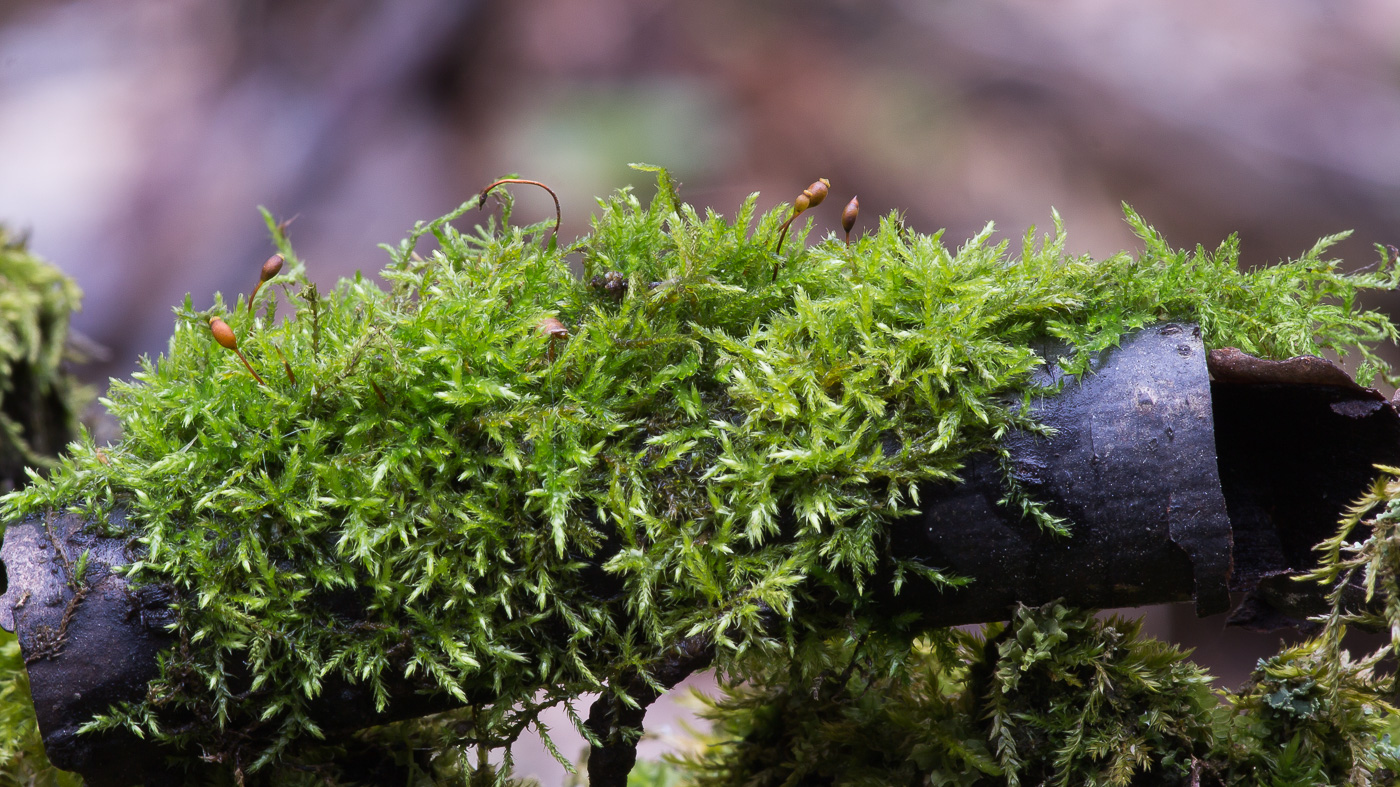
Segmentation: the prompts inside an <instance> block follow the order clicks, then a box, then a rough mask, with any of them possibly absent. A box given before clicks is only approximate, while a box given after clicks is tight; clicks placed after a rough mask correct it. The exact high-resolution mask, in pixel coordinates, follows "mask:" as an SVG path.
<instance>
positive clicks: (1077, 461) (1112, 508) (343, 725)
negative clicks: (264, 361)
mask: <svg viewBox="0 0 1400 787" xmlns="http://www.w3.org/2000/svg"><path fill="white" fill-rule="evenodd" d="M1041 351H1042V352H1043V353H1044V354H1045V355H1046V356H1047V357H1049V356H1053V355H1055V353H1056V352H1057V351H1056V348H1055V347H1054V346H1051V345H1047V346H1045V347H1044V348H1042V349H1041ZM1044 368H1045V369H1046V370H1048V371H1046V372H1045V374H1046V375H1050V377H1049V378H1048V379H1046V380H1042V381H1040V382H1045V383H1052V384H1053V383H1059V384H1061V388H1060V390H1059V393H1057V394H1055V395H1052V396H1046V397H1042V398H1039V399H1036V400H1035V401H1033V402H1032V403H1031V407H1032V409H1033V411H1034V413H1035V417H1036V420H1037V421H1039V422H1040V423H1042V424H1045V425H1048V426H1051V427H1053V429H1054V431H1053V433H1052V434H1050V435H1048V436H1042V435H1032V434H1026V433H1018V434H1013V435H1011V436H1009V437H1008V439H1007V440H1006V442H1005V446H1006V448H1007V450H1008V454H1007V457H996V456H990V455H982V456H978V457H976V458H974V460H973V461H972V462H970V463H969V465H968V467H967V468H966V471H965V473H964V477H963V482H962V483H961V484H959V485H956V486H947V485H945V486H934V485H930V486H927V487H925V488H923V489H922V490H921V504H920V509H921V511H922V513H921V514H920V515H919V516H917V517H910V518H905V519H902V520H897V521H896V523H895V524H894V525H893V526H892V529H891V539H890V555H889V557H890V558H891V560H890V565H891V566H893V565H895V564H896V561H906V564H907V561H914V562H917V563H921V564H924V565H927V566H929V567H932V568H937V569H939V570H941V571H943V572H945V573H951V574H957V575H960V576H964V577H969V578H971V579H972V580H973V581H972V582H971V583H969V584H968V585H966V586H965V587H961V588H957V589H953V590H950V589H948V588H946V587H938V586H935V585H933V584H931V583H923V582H922V581H921V580H920V579H919V578H918V577H915V576H911V577H909V578H908V579H907V580H906V581H905V582H903V587H902V589H901V590H900V591H899V592H898V593H895V592H894V591H893V590H892V589H890V588H892V584H893V583H892V582H877V583H874V586H875V587H883V588H886V589H885V590H882V591H880V592H882V593H885V594H886V598H884V599H883V602H884V603H885V604H887V605H888V609H889V610H890V611H891V613H903V612H909V611H916V612H918V613H919V615H920V616H921V618H922V621H923V623H924V624H926V625H929V626H944V625H952V624H960V623H972V622H978V621H991V620H1000V619H1005V618H1006V616H1007V614H1008V610H1009V609H1011V607H1012V606H1014V605H1015V604H1016V603H1026V604H1040V603H1044V602H1047V601H1050V600H1054V599H1057V598H1062V599H1065V601H1066V602H1067V603H1069V604H1074V605H1078V606H1085V607H1123V606H1137V605H1145V604H1154V603H1164V602H1174V601H1183V600H1188V599H1194V600H1195V602H1196V605H1197V608H1198V611H1199V612H1201V613H1202V614H1208V613H1214V612H1219V611H1223V610H1224V609H1226V608H1227V607H1228V605H1229V601H1230V593H1231V592H1232V591H1233V592H1237V593H1244V594H1246V597H1245V600H1244V602H1243V603H1242V604H1241V605H1240V606H1239V607H1238V608H1237V610H1236V614H1235V619H1234V622H1237V623H1240V624H1243V625H1247V626H1251V627H1256V628H1269V627H1278V626H1282V625H1291V624H1296V623H1298V622H1299V621H1300V620H1302V619H1303V618H1305V617H1306V615H1307V614H1309V613H1310V612H1312V611H1313V610H1315V609H1318V608H1320V605H1321V604H1322V603H1323V599H1322V597H1321V595H1320V593H1318V594H1316V595H1314V596H1309V595H1306V594H1305V593H1303V592H1302V591H1301V590H1300V589H1299V587H1295V583H1291V582H1290V581H1288V579H1287V578H1288V577H1290V576H1292V575H1294V574H1296V573H1297V572H1300V571H1302V570H1306V569H1307V568H1309V567H1311V566H1312V565H1313V564H1314V559H1313V555H1312V553H1311V547H1312V545H1313V544H1315V543H1317V542H1319V541H1321V540H1322V539H1323V538H1324V537H1326V536H1328V535H1331V533H1332V532H1333V530H1334V529H1335V526H1336V522H1337V520H1338V519H1339V517H1340V516H1341V515H1342V512H1343V509H1344V508H1345V507H1346V505H1347V504H1348V503H1349V502H1350V501H1351V500H1352V499H1354V498H1355V497H1356V496H1357V495H1358V494H1359V493H1360V492H1361V491H1362V490H1363V489H1364V488H1365V487H1366V486H1367V484H1368V483H1369V482H1370V481H1371V480H1372V476H1373V474H1374V473H1373V470H1372V466H1373V465H1374V464H1376V463H1388V464H1400V414H1397V411H1396V408H1395V406H1394V405H1393V404H1392V403H1391V402H1388V401H1386V400H1385V398H1384V397H1383V396H1381V395H1380V394H1379V393H1377V392H1375V391H1373V390H1370V389H1365V388H1362V387H1361V386H1359V385H1357V384H1356V383H1355V382H1353V381H1352V380H1351V379H1350V378H1349V377H1348V376H1347V375H1346V374H1345V373H1344V372H1342V371H1341V370H1339V369H1337V368H1336V367H1334V366H1332V365H1331V364H1329V363H1328V362H1326V361H1323V360H1321V359H1317V358H1295V359H1293V360H1291V361H1284V362H1267V361H1259V360H1257V359H1253V358H1250V357H1249V356H1246V355H1244V354H1242V353H1239V352H1238V351H1230V350H1225V351H1216V352H1214V353H1211V354H1210V355H1209V358H1208V357H1207V353H1206V352H1205V350H1204V348H1203V346H1202V343H1201V339H1200V335H1199V332H1198V331H1197V330H1196V329H1195V327H1194V326H1192V325H1189V324H1164V325H1158V326H1153V327H1151V328H1148V329H1145V330H1143V331H1140V332H1138V333H1136V334H1133V335H1130V336H1128V337H1125V338H1124V340H1123V342H1122V343H1121V345H1120V346H1119V347H1117V348H1115V349H1112V350H1109V351H1105V352H1104V353H1102V354H1100V356H1099V357H1098V358H1096V359H1095V360H1094V363H1093V364H1092V365H1091V369H1090V372H1089V373H1087V374H1084V375H1082V376H1080V377H1079V378H1077V379H1076V378H1070V379H1063V380H1062V379H1058V378H1057V377H1056V375H1057V374H1058V372H1056V371H1054V370H1056V369H1057V368H1058V367H1057V366H1056V364H1054V363H1047V364H1046V365H1045V367H1044ZM1008 462H1009V468H1010V471H1011V472H1010V475H1011V477H1013V478H1015V479H1016V480H1017V481H1018V482H1019V483H1020V484H1021V486H1022V491H1023V492H1025V493H1028V494H1029V495H1030V496H1032V497H1033V498H1035V499H1037V500H1040V501H1043V502H1045V503H1047V504H1048V505H1049V507H1050V509H1051V510H1052V512H1053V513H1055V514H1058V515H1060V516H1064V517H1066V518H1067V519H1068V520H1069V521H1071V522H1072V523H1073V534H1072V536H1071V537H1070V538H1063V537H1059V536H1056V535H1054V534H1052V533H1050V532H1048V531H1046V530H1044V529H1042V528H1040V527H1038V526H1037V525H1036V524H1034V523H1033V522H1030V521H1027V520H1026V518H1025V517H1023V516H1022V515H1021V513H1020V511H1019V510H1017V509H1015V508H1014V507H1013V506H1012V505H1010V504H1008V503H1007V500H1008V493H1007V490H1006V489H1005V486H1006V481H1005V479H1006V478H1007V473H1006V472H1004V471H1005V469H1006V463H1008ZM85 524H87V523H85V522H83V521H82V520H81V519H80V518H79V517H77V516H76V515H72V514H68V515H62V516H57V517H53V518H51V519H49V520H47V521H45V520H41V519H30V520H27V521H25V522H22V523H19V524H16V525H13V526H11V527H10V528H9V530H8V531H7V533H6V538H5V543H4V548H3V551H2V552H0V557H3V560H4V562H5V565H6V567H7V569H8V579H9V581H8V588H7V590H6V592H5V595H4V596H3V598H0V625H3V626H4V627H5V628H6V629H11V630H14V631H16V632H17V633H18V635H19V638H20V642H21V645H22V646H23V649H24V653H25V657H26V660H27V662H28V664H29V672H30V679H31V683H32V687H33V694H34V700H35V705H36V708H37V710H38V714H39V723H40V726H41V729H42V730H43V733H44V739H45V743H46V745H47V746H48V749H49V754H50V757H51V758H52V759H53V761H54V762H55V764H57V765H59V766H60V767H63V768H67V769H71V770H76V771H78V772H80V773H82V774H83V775H84V777H85V778H86V779H87V780H88V781H89V783H90V784H93V785H104V784H112V785H118V784H130V783H135V782H144V783H158V782H159V781H161V780H162V778H164V779H166V780H169V781H171V782H172V783H175V781H176V780H178V778H179V777H177V776H176V775H175V774H173V773H171V774H165V776H164V777H162V776H161V773H162V770H163V769H162V766H161V752H160V751H159V750H158V749H157V748H156V747H155V746H154V745H153V744H149V743H146V742H144V741H138V740H136V739H135V738H131V737H129V736H127V735H125V734H113V733H104V734H101V735H79V734H78V733H77V730H78V728H79V727H80V726H81V725H82V724H84V723H85V722H87V721H88V720H90V719H91V718H92V717H93V716H94V715H95V714H97V713H100V712H103V711H105V710H106V709H107V708H108V706H109V705H111V704H112V703H115V702H121V701H139V700H141V699H143V698H144V697H145V694H146V683H147V681H148V680H149V679H150V678H152V677H154V676H155V674H156V668H157V667H156V660H157V654H158V653H160V652H161V651H162V650H165V649H167V648H170V647H172V646H175V645H177V643H174V642H173V641H172V639H171V637H170V635H169V634H167V633H166V631H165V625H166V624H167V623H168V622H170V620H171V619H172V618H171V613H170V612H169V609H168V605H169V604H170V603H171V602H172V600H173V599H172V598H171V597H170V595H169V594H168V593H167V592H165V591H163V590H162V589H161V588H159V587H146V588H142V589H140V590H137V591H133V590H131V589H130V588H129V587H128V586H127V584H126V581H125V579H124V578H123V577H122V576H121V574H120V573H116V572H114V570H113V569H114V568H116V567H119V566H122V565H125V564H128V563H130V562H131V561H132V560H134V559H135V558H136V552H137V550H138V549H139V547H138V546H137V545H135V544H134V543H132V542H129V541H127V540H125V539H117V538H103V537H99V536H96V535H93V534H92V532H90V531H91V528H87V529H85V528H84V525H85ZM114 532H115V531H114ZM85 555H86V557H84V556H85ZM599 557H602V556H599ZM80 563H81V564H83V568H82V571H83V576H82V577H81V578H79V577H77V576H75V574H77V573H78V571H79V569H78V566H79V564H80ZM798 614H801V611H800V610H799V611H798ZM682 645H684V648H685V653H686V655H687V658H686V659H684V661H685V664H686V665H687V666H686V668H685V669H683V670H682V671H684V672H688V671H689V670H693V669H696V668H702V667H703V666H704V665H705V664H707V663H708V659H707V658H706V657H705V654H704V650H705V644H704V643H695V642H687V643H678V644H677V647H681V646H682ZM175 657H176V658H178V653H177V654H176V656H175ZM670 677H674V678H675V679H674V680H669V678H670ZM683 677H684V675H683V674H679V675H675V676H668V681H667V683H670V684H673V683H675V682H679V680H680V679H682V678H683ZM425 688H426V687H425V686H419V685H415V684H412V683H409V682H407V681H404V682H401V683H399V684H398V685H395V686H393V692H394V694H393V700H392V702H391V704H390V708H389V711H388V713H387V714H376V713H375V711H374V703H373V699H372V696H371V693H370V691H369V689H368V688H367V687H364V686H358V685H350V684H345V685H336V686H329V685H328V686H326V687H325V690H324V691H323V693H322V697H321V700H320V701H319V702H318V703H317V712H318V715H319V716H320V718H318V722H319V723H321V724H322V725H323V727H324V729H325V731H326V732H327V733H328V734H330V735H335V734H337V733H341V732H347V731H349V730H353V729H355V728H358V727H363V726H368V725H371V724H376V723H382V722H385V721H389V720H391V719H398V718H406V717H410V716H414V715H420V714H424V713H428V712H432V711H434V710H439V709H444V708H447V707H451V706H452V705H454V704H455V703H454V702H453V701H452V700H451V699H450V698H448V697H446V696H443V695H433V694H431V693H428V692H426V691H425ZM485 688H486V687H483V691H485ZM654 695H655V692H654V691H653V692H652V693H651V694H649V695H645V696H643V697H642V699H643V700H645V699H648V698H650V699H654V698H655V697H654ZM600 702H602V703H604V705H602V706H598V707H595V708H594V711H593V715H592V717H591V718H590V722H589V723H590V726H591V727H597V729H595V730H594V731H595V733H597V734H599V736H600V737H605V736H606V735H607V732H608V730H607V729H605V728H606V727H610V726H613V725H610V724H609V723H608V719H609V718H611V717H612V716H615V715H617V711H618V710H619V709H618V708H612V707H610V706H608V704H607V703H609V702H615V701H612V700H608V699H606V698H605V699H603V700H600ZM631 712H632V715H634V716H638V719H637V720H638V721H639V720H640V715H639V712H638V711H636V709H632V710H631ZM642 712H644V708H643V709H642ZM190 723H202V722H201V721H200V720H196V719H191V720H190ZM634 756H635V751H634V750H633V749H632V746H631V745H630V744H625V743H624V744H619V743H617V742H613V743H612V744H609V745H606V746H603V747H600V748H599V749H597V750H595V751H594V753H593V762H592V763H591V766H592V769H593V770H595V771H596V772H595V773H593V774H592V776H593V779H594V783H596V784H611V783H618V784H621V783H623V781H618V779H619V778H621V779H624V780H625V774H626V771H627V770H629V769H630V765H631V762H632V759H633V758H634ZM619 774H620V776H619Z"/></svg>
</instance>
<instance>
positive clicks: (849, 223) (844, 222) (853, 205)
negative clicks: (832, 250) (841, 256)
mask: <svg viewBox="0 0 1400 787" xmlns="http://www.w3.org/2000/svg"><path fill="white" fill-rule="evenodd" d="M858 218H860V198H859V197H851V201H850V202H847V203H846V207H845V209H844V210H842V211H841V229H843V230H845V231H846V245H847V246H849V245H851V230H852V229H854V228H855V226H856V219H858Z"/></svg>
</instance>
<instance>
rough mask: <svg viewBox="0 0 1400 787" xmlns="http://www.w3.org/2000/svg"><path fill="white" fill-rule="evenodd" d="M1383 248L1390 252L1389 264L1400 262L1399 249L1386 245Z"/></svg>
mask: <svg viewBox="0 0 1400 787" xmlns="http://www.w3.org/2000/svg"><path fill="white" fill-rule="evenodd" d="M1385 250H1386V251H1388V252H1390V262H1391V264H1397V263H1400V249H1397V248H1395V247H1394V246H1386V247H1385Z"/></svg>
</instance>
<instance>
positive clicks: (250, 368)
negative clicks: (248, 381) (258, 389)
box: [233, 347, 267, 388]
mask: <svg viewBox="0 0 1400 787" xmlns="http://www.w3.org/2000/svg"><path fill="white" fill-rule="evenodd" d="M233 351H234V352H235V353H238V360H240V361H242V362H243V365H244V366H246V367H248V373H249V374H251V375H253V379H254V380H257V381H258V382H259V383H260V384H261V385H262V387H264V388H266V387H267V381H266V380H264V379H263V378H262V377H260V376H258V373H257V372H255V371H253V365H252V364H251V363H248V359H247V357H245V356H244V355H243V351H242V350H240V349H238V348H237V347H235V348H233Z"/></svg>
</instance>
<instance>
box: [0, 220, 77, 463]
mask: <svg viewBox="0 0 1400 787" xmlns="http://www.w3.org/2000/svg"><path fill="white" fill-rule="evenodd" d="M81 299H82V292H81V291H80V290H79V289H78V285H77V284H75V283H74V282H73V280H72V279H70V278H68V277H67V276H64V275H63V274H62V273H61V272H59V270H58V269H57V268H54V267H53V266H52V265H49V264H48V263H46V262H44V261H43V260H41V259H39V258H38V257H36V256H34V255H33V254H31V253H29V251H28V250H27V249H26V248H25V243H24V239H23V238H20V237H17V236H14V235H12V234H10V233H9V232H8V231H7V230H6V229H5V228H4V227H3V226H0V474H3V475H4V479H3V481H4V483H6V484H9V483H11V482H12V481H13V480H15V478H17V477H19V478H22V476H20V475H19V473H18V468H19V467H22V466H28V467H37V468H45V467H48V466H49V464H50V463H51V462H52V458H51V457H49V456H46V455H45V453H46V449H47V448H48V446H38V447H36V446H33V445H31V442H32V435H30V434H29V432H30V431H31V430H32V428H33V424H31V423H27V419H31V418H37V417H39V413H38V412H36V411H38V410H41V409H50V410H51V409H53V408H55V407H58V406H61V405H62V404H66V403H67V401H68V399H70V398H71V397H72V395H73V391H72V390H71V383H70V382H69V380H68V378H67V377H65V376H64V375H62V374H61V373H60V370H59V364H60V362H61V361H62V360H63V354H64V350H65V343H66V341H67V338H68V318H69V316H70V315H71V314H72V313H73V312H74V311H77V309H78V302H79V301H80V300H81ZM52 394H56V396H51V395H52ZM60 415H61V417H63V418H68V419H71V417H72V416H71V414H70V413H67V412H64V413H61V414H60ZM59 445H62V443H61V442H60V443H59ZM54 448H57V446H54Z"/></svg>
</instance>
